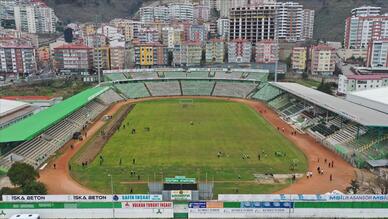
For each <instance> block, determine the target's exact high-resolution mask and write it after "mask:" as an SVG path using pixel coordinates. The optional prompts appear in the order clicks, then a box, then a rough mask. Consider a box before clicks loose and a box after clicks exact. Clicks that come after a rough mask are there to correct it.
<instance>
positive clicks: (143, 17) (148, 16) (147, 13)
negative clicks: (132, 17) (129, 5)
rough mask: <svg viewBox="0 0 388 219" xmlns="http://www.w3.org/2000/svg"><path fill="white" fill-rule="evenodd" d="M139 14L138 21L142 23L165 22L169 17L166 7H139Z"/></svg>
mask: <svg viewBox="0 0 388 219" xmlns="http://www.w3.org/2000/svg"><path fill="white" fill-rule="evenodd" d="M139 13H140V21H141V22H143V23H151V22H154V21H166V20H168V17H169V9H168V7H166V6H157V7H141V8H140V9H139Z"/></svg>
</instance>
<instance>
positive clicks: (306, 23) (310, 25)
mask: <svg viewBox="0 0 388 219" xmlns="http://www.w3.org/2000/svg"><path fill="white" fill-rule="evenodd" d="M314 18H315V11H314V10H311V9H304V10H303V34H302V35H303V38H304V39H312V38H313V34H314Z"/></svg>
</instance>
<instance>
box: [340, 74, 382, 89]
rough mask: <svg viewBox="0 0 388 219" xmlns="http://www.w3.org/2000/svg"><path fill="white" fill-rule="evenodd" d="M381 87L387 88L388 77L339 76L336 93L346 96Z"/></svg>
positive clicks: (373, 75) (376, 75)
mask: <svg viewBox="0 0 388 219" xmlns="http://www.w3.org/2000/svg"><path fill="white" fill-rule="evenodd" d="M381 87H388V75H383V74H371V75H339V78H338V90H337V92H338V93H340V94H348V93H350V92H355V91H363V90H370V89H375V88H381Z"/></svg>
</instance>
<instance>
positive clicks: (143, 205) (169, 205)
mask: <svg viewBox="0 0 388 219" xmlns="http://www.w3.org/2000/svg"><path fill="white" fill-rule="evenodd" d="M122 208H155V209H159V208H173V204H172V202H123V203H122Z"/></svg>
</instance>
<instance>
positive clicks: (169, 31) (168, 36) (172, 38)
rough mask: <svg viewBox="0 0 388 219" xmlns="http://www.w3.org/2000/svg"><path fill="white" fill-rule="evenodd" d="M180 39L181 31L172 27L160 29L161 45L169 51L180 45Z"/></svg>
mask: <svg viewBox="0 0 388 219" xmlns="http://www.w3.org/2000/svg"><path fill="white" fill-rule="evenodd" d="M182 37H183V29H179V28H174V27H163V29H162V41H163V45H167V48H169V49H173V48H174V45H176V44H181V42H182Z"/></svg>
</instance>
